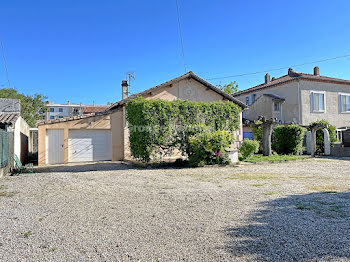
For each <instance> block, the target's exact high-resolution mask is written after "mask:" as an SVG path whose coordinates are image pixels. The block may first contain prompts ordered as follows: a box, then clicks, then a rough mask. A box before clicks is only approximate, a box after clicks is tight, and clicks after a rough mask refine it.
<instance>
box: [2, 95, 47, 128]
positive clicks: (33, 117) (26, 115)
mask: <svg viewBox="0 0 350 262" xmlns="http://www.w3.org/2000/svg"><path fill="white" fill-rule="evenodd" d="M0 97H1V98H15V99H19V100H20V101H21V116H22V117H23V119H24V120H25V121H26V122H27V123H28V125H29V126H30V127H35V124H36V122H37V121H38V120H41V119H42V115H43V114H44V113H45V112H46V111H47V107H46V106H45V100H46V99H47V97H45V96H43V95H41V94H35V95H24V94H21V93H18V91H17V90H16V89H14V88H3V89H0Z"/></svg>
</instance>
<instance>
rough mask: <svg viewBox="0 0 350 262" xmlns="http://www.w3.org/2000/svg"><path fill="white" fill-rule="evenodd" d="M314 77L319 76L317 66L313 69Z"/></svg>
mask: <svg viewBox="0 0 350 262" xmlns="http://www.w3.org/2000/svg"><path fill="white" fill-rule="evenodd" d="M314 75H315V76H319V75H320V68H319V67H318V66H315V67H314Z"/></svg>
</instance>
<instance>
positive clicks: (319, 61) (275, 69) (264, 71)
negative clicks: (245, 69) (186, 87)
mask: <svg viewBox="0 0 350 262" xmlns="http://www.w3.org/2000/svg"><path fill="white" fill-rule="evenodd" d="M345 57H350V54H348V55H343V56H335V57H331V58H326V59H322V60H317V61H313V62H306V63H302V64H297V65H291V66H285V67H279V68H273V69H269V70H263V71H257V72H251V73H243V74H238V75H229V76H223V77H213V78H207V80H216V79H225V78H232V77H241V76H248V75H256V74H261V73H268V72H271V71H278V70H281V69H287V68H290V67H298V66H303V65H310V64H314V63H322V62H327V61H330V60H336V59H340V58H345Z"/></svg>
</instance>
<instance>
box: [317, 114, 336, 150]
mask: <svg viewBox="0 0 350 262" xmlns="http://www.w3.org/2000/svg"><path fill="white" fill-rule="evenodd" d="M319 123H321V124H324V125H328V128H327V130H328V132H329V139H330V141H331V143H333V142H337V136H336V127H335V126H333V125H331V124H329V122H328V121H326V120H319V121H315V122H313V123H311V125H313V124H319ZM323 152H324V134H323V131H322V130H321V129H320V130H317V132H316V154H318V155H320V154H322V153H323Z"/></svg>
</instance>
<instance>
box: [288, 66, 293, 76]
mask: <svg viewBox="0 0 350 262" xmlns="http://www.w3.org/2000/svg"><path fill="white" fill-rule="evenodd" d="M293 72H294V71H293V68H291V67H290V68H289V69H288V75H292V74H293Z"/></svg>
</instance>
